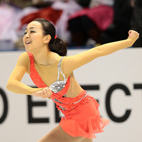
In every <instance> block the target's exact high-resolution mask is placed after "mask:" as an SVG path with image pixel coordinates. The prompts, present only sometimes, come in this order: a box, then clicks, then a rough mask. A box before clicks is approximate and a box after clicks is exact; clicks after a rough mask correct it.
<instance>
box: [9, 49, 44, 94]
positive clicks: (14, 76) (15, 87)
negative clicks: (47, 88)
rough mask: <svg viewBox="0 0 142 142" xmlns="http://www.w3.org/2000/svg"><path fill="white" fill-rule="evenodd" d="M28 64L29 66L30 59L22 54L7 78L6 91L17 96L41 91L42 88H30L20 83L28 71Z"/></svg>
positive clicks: (25, 54)
mask: <svg viewBox="0 0 142 142" xmlns="http://www.w3.org/2000/svg"><path fill="white" fill-rule="evenodd" d="M28 64H30V59H29V57H28V54H27V53H26V52H24V53H22V54H21V55H20V57H19V59H18V61H17V64H16V66H15V68H14V70H13V72H12V73H11V75H10V77H9V80H8V83H7V89H8V90H9V91H11V92H14V93H17V94H27V95H31V94H32V93H33V92H36V91H39V90H42V88H32V87H29V86H27V85H25V84H23V83H22V82H20V81H21V79H22V78H23V76H24V74H25V73H26V72H27V70H28Z"/></svg>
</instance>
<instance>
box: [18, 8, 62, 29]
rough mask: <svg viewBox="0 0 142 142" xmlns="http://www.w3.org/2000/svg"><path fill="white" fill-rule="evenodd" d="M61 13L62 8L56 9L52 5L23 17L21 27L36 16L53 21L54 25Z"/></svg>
mask: <svg viewBox="0 0 142 142" xmlns="http://www.w3.org/2000/svg"><path fill="white" fill-rule="evenodd" d="M61 14H62V10H54V9H53V8H52V7H47V8H44V9H41V10H39V11H37V12H34V13H31V14H29V15H27V16H25V17H23V18H22V19H21V25H20V27H19V29H21V28H22V26H23V25H25V24H28V23H30V22H31V21H33V20H34V19H36V18H44V19H46V20H48V21H51V22H52V23H53V24H54V25H56V22H57V20H58V19H59V18H60V16H61Z"/></svg>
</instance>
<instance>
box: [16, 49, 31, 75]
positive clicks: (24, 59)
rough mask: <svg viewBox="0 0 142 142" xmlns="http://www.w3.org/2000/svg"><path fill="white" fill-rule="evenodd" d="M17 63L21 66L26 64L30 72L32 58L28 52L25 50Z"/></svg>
mask: <svg viewBox="0 0 142 142" xmlns="http://www.w3.org/2000/svg"><path fill="white" fill-rule="evenodd" d="M17 65H20V66H24V67H26V69H27V73H28V74H29V73H30V72H29V70H30V58H29V55H28V53H27V52H23V53H22V54H21V55H20V56H19V58H18V61H17Z"/></svg>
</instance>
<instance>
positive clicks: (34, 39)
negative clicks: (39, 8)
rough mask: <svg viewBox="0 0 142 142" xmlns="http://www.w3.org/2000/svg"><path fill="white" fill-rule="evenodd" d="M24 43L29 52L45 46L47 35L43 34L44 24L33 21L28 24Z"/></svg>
mask: <svg viewBox="0 0 142 142" xmlns="http://www.w3.org/2000/svg"><path fill="white" fill-rule="evenodd" d="M23 43H24V45H25V50H26V51H27V52H31V53H32V52H34V51H39V50H40V49H41V47H42V46H45V44H47V43H45V36H44V35H43V29H42V25H41V24H40V23H39V22H37V21H33V22H31V23H29V24H28V26H27V28H26V30H25V33H24V37H23Z"/></svg>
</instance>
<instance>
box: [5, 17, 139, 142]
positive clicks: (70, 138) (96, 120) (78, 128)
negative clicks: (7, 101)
mask: <svg viewBox="0 0 142 142" xmlns="http://www.w3.org/2000/svg"><path fill="white" fill-rule="evenodd" d="M138 37H139V34H138V33H137V32H135V31H129V37H128V39H126V40H123V41H118V42H114V43H109V44H104V45H101V46H99V47H96V48H92V49H90V50H88V51H85V52H82V53H79V54H76V55H73V56H67V57H66V56H65V55H66V52H67V49H66V46H65V44H64V43H63V41H62V40H60V39H59V38H57V36H56V32H55V28H54V26H53V25H52V24H51V23H50V22H49V21H47V20H44V19H35V20H34V21H32V22H31V23H29V24H28V26H27V29H26V31H25V35H24V37H23V42H24V45H25V49H26V51H27V52H24V53H22V54H21V55H20V57H19V59H18V61H17V65H16V67H15V69H14V70H13V72H12V74H11V76H10V78H9V81H8V84H7V89H8V90H10V91H12V92H15V93H18V94H28V95H33V96H36V97H42V98H49V99H52V100H53V101H54V102H55V103H56V106H57V108H58V110H61V111H62V113H63V114H64V115H65V117H63V118H62V119H61V122H60V124H59V125H58V126H57V127H56V128H54V129H53V130H52V131H51V132H50V133H48V134H47V135H45V136H44V137H43V138H41V139H40V140H39V141H38V142H57V141H58V142H92V138H95V133H100V132H103V128H104V127H105V126H106V125H107V124H108V123H109V121H108V120H106V119H102V118H100V114H99V111H98V107H99V106H98V103H97V102H96V100H95V99H94V98H93V97H91V96H89V95H88V94H87V93H86V91H85V90H83V89H82V88H81V87H80V85H79V84H78V83H77V81H76V80H75V78H74V75H73V70H75V69H77V68H79V67H80V66H82V65H84V64H86V63H88V62H90V61H92V60H93V59H95V58H97V57H100V56H104V55H107V54H110V53H113V52H115V51H117V50H120V49H123V48H126V47H130V46H132V45H133V43H134V42H135V41H136V40H137V39H138ZM64 56H65V57H64ZM26 72H27V73H28V74H30V76H31V79H32V80H33V82H34V83H35V85H37V86H38V88H31V87H29V86H27V85H25V84H23V83H21V82H20V81H21V79H22V77H23V75H24V74H25V73H26Z"/></svg>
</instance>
